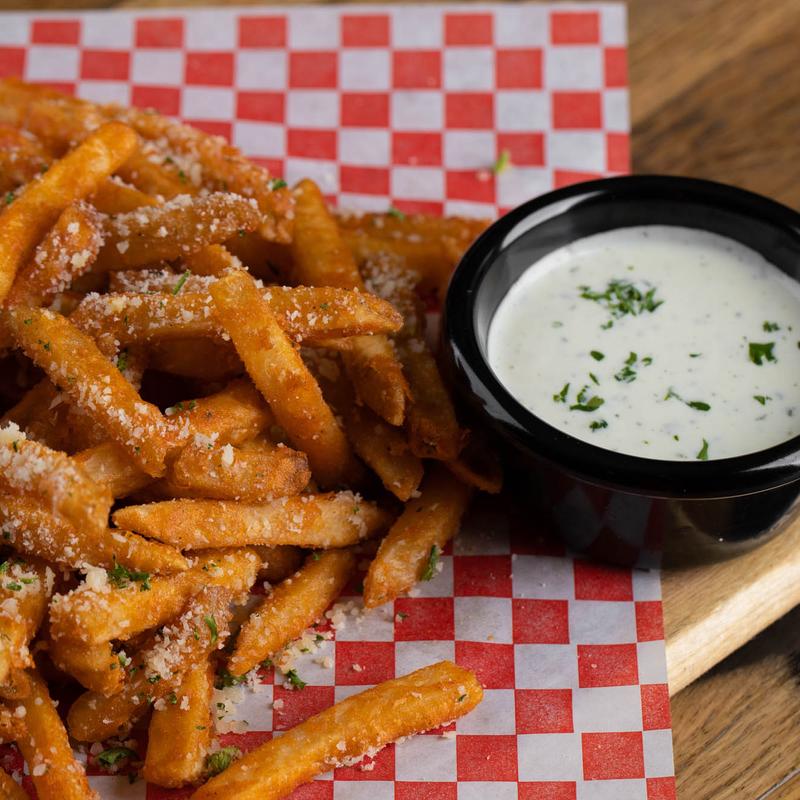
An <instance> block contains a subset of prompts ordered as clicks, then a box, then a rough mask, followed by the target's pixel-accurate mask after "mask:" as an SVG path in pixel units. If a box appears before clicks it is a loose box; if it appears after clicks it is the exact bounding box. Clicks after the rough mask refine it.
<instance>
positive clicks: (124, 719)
mask: <svg viewBox="0 0 800 800" xmlns="http://www.w3.org/2000/svg"><path fill="white" fill-rule="evenodd" d="M230 598H231V593H230V592H229V591H228V590H227V589H223V588H220V587H219V586H212V587H208V588H206V589H203V590H202V591H201V592H200V593H198V594H196V595H195V596H194V597H193V598H192V599H191V600H189V601H188V603H187V604H186V606H185V607H184V610H183V611H182V612H181V614H180V616H179V617H178V619H177V620H176V621H175V622H173V623H172V624H171V625H167V626H165V627H164V628H163V629H162V630H161V632H160V633H158V634H156V635H155V636H154V637H152V640H151V642H152V643H149V644H148V646H147V647H145V648H143V649H142V650H141V651H139V652H138V653H137V654H136V657H135V658H134V659H132V662H133V663H132V665H129V666H128V668H127V669H126V672H127V680H126V683H125V685H124V686H123V688H122V690H121V691H120V692H117V694H115V695H112V696H111V697H104V696H103V695H101V694H98V693H96V692H85V693H84V694H82V695H81V696H80V697H79V698H78V699H77V700H76V701H75V702H74V703H73V704H72V707H71V708H70V710H69V713H68V714H67V727H68V728H69V732H70V734H71V735H72V736H73V737H74V738H75V739H77V740H78V741H79V742H95V741H98V740H101V739H105V738H106V737H107V736H111V735H113V734H115V733H117V732H118V731H119V729H120V728H121V727H122V726H124V725H125V724H127V723H128V722H133V721H135V720H137V719H139V717H141V716H143V715H144V714H145V713H146V712H147V710H148V709H149V708H150V705H151V703H152V704H153V706H154V708H156V709H158V708H162V707H165V706H166V705H167V704H168V703H169V695H170V694H171V693H172V692H173V691H175V690H176V689H177V687H178V684H179V683H180V681H181V680H182V679H183V676H184V675H185V674H186V673H187V672H189V671H190V670H191V669H192V667H193V665H194V664H197V663H204V662H205V661H206V660H207V659H208V657H209V655H210V654H211V653H212V652H214V651H215V650H219V649H220V648H222V646H223V645H224V644H225V640H226V639H227V638H228V625H229V621H230V617H231V612H230V609H229V601H230ZM131 667H133V669H132V668H131ZM134 669H135V671H134Z"/></svg>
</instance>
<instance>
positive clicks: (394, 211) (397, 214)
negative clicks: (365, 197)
mask: <svg viewBox="0 0 800 800" xmlns="http://www.w3.org/2000/svg"><path fill="white" fill-rule="evenodd" d="M386 213H387V214H388V215H389V216H390V217H394V218H395V219H401V220H402V219H405V218H406V215H405V214H404V213H403V212H402V211H401V210H400V209H399V208H395V207H394V206H389V208H388V210H387V211H386Z"/></svg>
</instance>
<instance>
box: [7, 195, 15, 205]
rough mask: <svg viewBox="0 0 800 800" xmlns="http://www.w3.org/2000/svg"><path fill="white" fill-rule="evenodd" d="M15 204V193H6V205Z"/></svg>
mask: <svg viewBox="0 0 800 800" xmlns="http://www.w3.org/2000/svg"><path fill="white" fill-rule="evenodd" d="M13 202H14V192H6V205H7V206H10V205H11V204H12V203H13Z"/></svg>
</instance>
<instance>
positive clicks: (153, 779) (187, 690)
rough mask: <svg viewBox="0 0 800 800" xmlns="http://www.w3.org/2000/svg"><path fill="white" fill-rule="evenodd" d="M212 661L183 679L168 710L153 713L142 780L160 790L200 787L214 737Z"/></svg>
mask: <svg viewBox="0 0 800 800" xmlns="http://www.w3.org/2000/svg"><path fill="white" fill-rule="evenodd" d="M213 688H214V667H213V665H212V663H211V661H206V663H205V664H195V665H194V667H193V668H192V669H191V670H190V671H189V672H187V673H186V674H185V675H184V676H183V680H182V681H181V683H180V685H179V686H178V688H177V689H176V690H175V695H174V696H175V702H174V703H173V702H172V697H171V696H170V699H169V700H168V701H167V704H166V705H165V706H164V708H161V709H159V710H157V711H154V712H153V716H152V717H151V718H150V728H149V730H148V734H147V756H146V757H145V760H144V767H143V769H142V777H143V778H144V779H145V780H146V781H149V782H150V783H155V784H156V785H158V786H166V787H168V788H174V787H177V786H185V785H186V784H188V783H197V781H199V779H200V778H201V777H202V774H203V769H204V767H205V759H206V755H207V754H208V751H209V748H210V747H211V739H212V737H213V735H214V722H213V719H212V716H211V691H212V689H213Z"/></svg>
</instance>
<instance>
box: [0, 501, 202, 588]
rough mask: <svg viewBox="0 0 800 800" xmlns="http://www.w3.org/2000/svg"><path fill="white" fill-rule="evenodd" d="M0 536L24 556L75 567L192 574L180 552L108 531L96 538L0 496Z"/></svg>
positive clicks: (37, 509)
mask: <svg viewBox="0 0 800 800" xmlns="http://www.w3.org/2000/svg"><path fill="white" fill-rule="evenodd" d="M0 533H1V534H2V541H3V543H5V544H9V545H10V546H11V547H13V548H14V550H16V551H17V552H18V553H22V554H23V555H32V556H38V557H39V558H43V559H46V560H47V561H54V562H55V563H57V564H65V565H67V566H70V567H76V568H77V567H81V566H83V565H84V564H87V563H89V564H95V565H97V566H103V567H108V568H111V567H113V566H114V563H115V562H119V563H120V564H123V565H124V566H126V567H128V568H130V569H133V570H141V571H145V572H176V571H179V570H181V569H186V559H185V558H184V557H183V556H182V555H181V554H180V553H179V552H178V551H177V550H176V549H175V548H174V547H170V546H169V545H165V544H162V543H161V542H151V541H148V540H147V539H143V538H142V537H141V536H136V535H135V534H133V533H129V532H128V531H120V530H109V529H106V530H105V531H102V533H101V534H100V535H95V534H92V533H88V532H87V531H85V530H83V529H79V528H73V527H72V526H71V525H70V524H69V523H68V522H65V521H64V520H62V519H60V518H58V517H56V516H54V515H53V514H50V513H49V512H48V511H45V510H44V509H43V508H42V506H41V504H40V503H38V502H37V501H35V500H32V499H31V498H28V497H15V496H12V495H0Z"/></svg>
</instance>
